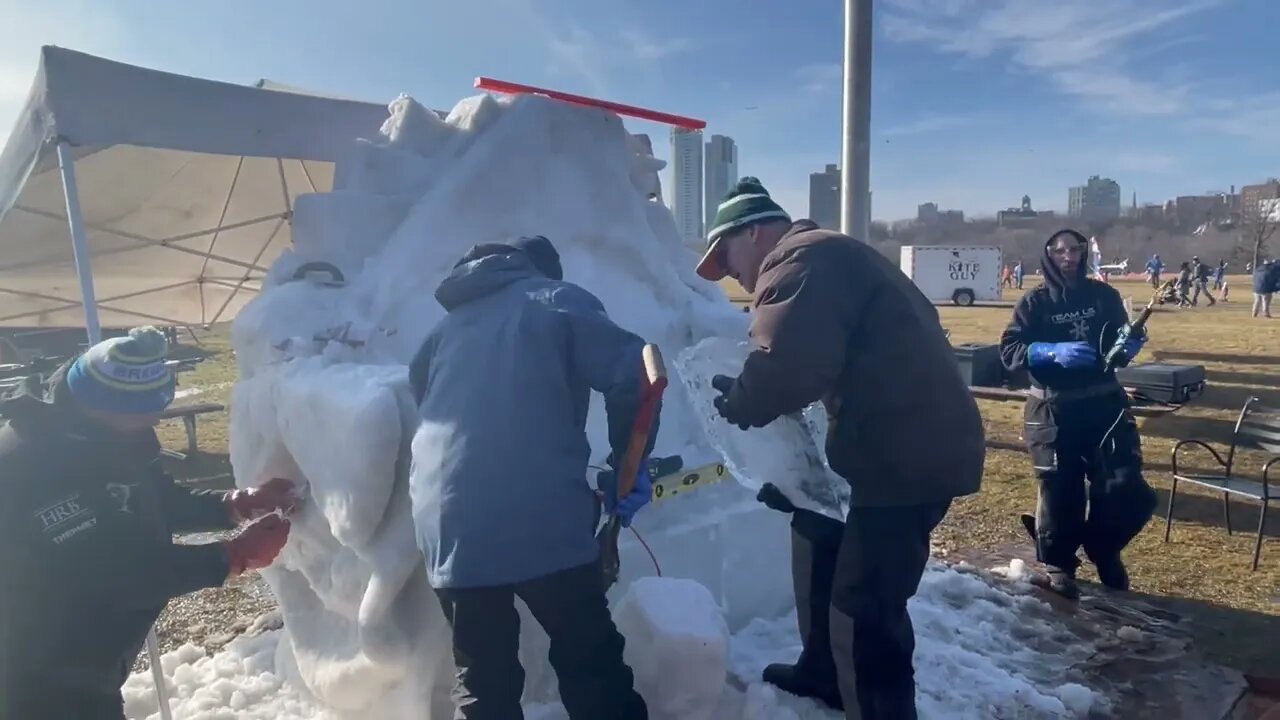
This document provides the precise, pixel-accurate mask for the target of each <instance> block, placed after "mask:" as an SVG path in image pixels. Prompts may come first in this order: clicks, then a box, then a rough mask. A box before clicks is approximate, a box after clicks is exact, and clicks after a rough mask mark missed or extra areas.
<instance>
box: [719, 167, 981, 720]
mask: <svg viewBox="0 0 1280 720" xmlns="http://www.w3.org/2000/svg"><path fill="white" fill-rule="evenodd" d="M708 243H709V246H708V248H707V251H706V254H705V255H704V256H703V258H702V260H701V261H700V262H699V264H698V274H699V275H700V276H702V277H703V278H705V279H708V280H713V281H715V280H720V279H722V278H724V277H732V278H734V279H735V280H737V281H738V282H739V283H740V284H741V285H742V287H743V289H745V290H747V291H748V292H750V293H752V296H753V307H752V320H751V340H752V343H753V344H754V346H755V349H754V350H753V351H752V352H751V354H750V355H749V356H748V357H747V360H746V362H745V364H744V365H743V368H742V372H741V374H739V375H738V377H737V378H727V377H721V378H717V379H715V380H714V384H715V386H716V389H717V390H718V391H720V392H721V397H719V398H717V401H716V406H717V408H718V410H719V412H720V414H721V415H722V416H723V417H724V419H725V420H726V421H728V422H730V423H732V424H735V425H738V426H739V427H740V428H742V429H744V430H745V429H748V428H752V427H763V426H765V425H768V424H769V423H770V422H773V421H774V420H775V419H777V418H779V417H781V416H783V415H787V414H790V413H794V412H797V411H799V410H801V409H803V408H804V407H805V406H807V405H809V404H810V403H813V402H815V401H819V400H821V401H822V403H823V404H824V405H825V406H826V410H827V414H828V418H829V426H828V432H827V445H826V455H827V461H828V463H829V464H830V466H831V468H832V469H833V470H834V471H835V472H837V473H838V474H840V475H841V476H842V477H843V478H845V479H846V480H847V481H848V482H849V485H850V488H851V498H852V499H851V503H850V505H851V507H850V509H849V514H848V517H847V519H846V522H845V523H844V525H843V527H842V528H837V532H835V533H832V532H831V528H830V527H826V528H822V529H820V530H819V531H817V532H815V531H814V530H813V528H812V525H813V524H814V523H813V522H812V518H806V517H804V516H802V515H801V514H800V513H797V515H796V516H795V517H793V521H792V529H793V541H795V542H796V543H797V548H796V549H797V552H795V553H794V554H793V567H792V574H793V576H794V577H795V578H796V584H797V605H798V606H799V605H802V604H805V605H807V606H808V607H807V610H808V612H807V613H806V612H801V616H802V617H803V616H804V615H806V614H807V615H808V616H809V622H808V623H807V624H808V625H809V626H810V627H808V628H802V634H803V635H805V637H804V638H803V639H804V643H805V650H804V652H802V653H801V658H800V661H799V662H798V663H797V664H796V665H793V666H771V667H770V668H768V669H766V671H765V680H766V681H768V682H771V683H773V684H775V685H778V686H780V687H782V688H783V689H785V690H788V691H791V692H795V693H797V694H802V695H810V696H813V697H818V698H819V699H822V700H826V701H827V702H828V704H837V703H839V702H840V700H841V699H843V705H844V707H845V711H846V716H847V717H849V718H862V719H863V720H872V719H879V718H893V719H895V720H896V719H898V718H915V717H916V710H915V677H914V676H915V673H914V667H913V665H912V653H913V652H914V650H915V636H914V631H913V629H912V626H911V618H910V616H909V614H908V612H907V600H908V599H909V598H910V597H911V596H912V595H914V594H915V592H916V589H917V587H918V585H919V582H920V578H921V576H922V575H923V573H924V569H925V564H926V562H927V561H928V558H929V536H930V533H931V532H932V531H933V529H934V527H936V526H937V524H938V523H939V522H940V521H941V520H942V518H943V517H944V516H945V515H946V513H947V510H948V508H949V507H950V505H951V501H952V500H953V499H954V498H957V497H960V496H964V495H969V494H972V493H974V492H977V490H978V488H979V485H980V483H981V479H982V470H983V462H984V457H985V454H986V448H985V436H984V431H983V425H982V419H981V417H980V416H979V414H978V407H977V404H976V403H975V402H974V400H973V397H972V396H971V395H970V394H969V390H968V388H967V387H966V385H965V382H964V380H963V379H962V377H961V374H960V369H959V366H958V364H957V362H956V359H955V355H954V353H953V351H952V349H951V346H950V344H949V343H948V341H947V338H946V335H945V332H944V331H943V329H942V326H941V324H940V323H939V320H938V313H937V310H936V309H935V308H934V307H933V305H932V303H931V302H930V301H929V300H928V299H926V298H925V297H924V295H923V294H921V293H920V292H919V291H918V290H917V289H916V287H915V286H914V285H913V284H912V283H911V281H910V280H909V279H908V278H907V277H906V276H905V275H904V274H903V273H902V272H901V271H900V270H898V268H897V267H895V266H894V265H893V264H892V263H890V262H889V261H888V260H887V259H886V258H885V257H884V256H882V255H881V254H880V253H878V252H877V251H876V250H874V249H873V248H871V247H869V246H868V245H866V244H864V243H862V242H859V241H858V240H855V239H853V238H851V237H849V236H847V235H842V234H840V233H838V232H833V231H829V230H822V229H820V228H819V227H818V226H817V225H816V224H815V223H813V222H812V221H810V220H800V221H797V222H794V223H793V222H791V219H790V217H789V216H788V215H787V213H786V212H785V211H783V210H782V208H781V207H779V206H778V205H777V203H775V202H774V201H773V199H772V198H770V197H769V193H768V192H767V191H766V190H765V188H764V186H763V185H762V184H761V183H760V181H759V180H757V179H755V178H743V179H742V181H740V182H739V183H738V184H737V185H736V186H735V187H734V188H733V190H732V191H730V193H729V195H728V196H726V197H725V199H724V201H723V202H722V203H721V204H720V207H719V210H718V212H717V214H716V219H715V222H714V224H713V227H712V228H711V230H710V232H709V233H708ZM836 525H839V524H838V523H836ZM832 535H835V539H834V540H832V539H831V537H832ZM833 555H834V558H833V557H832V556H833ZM823 575H826V576H827V577H825V578H824V577H822V576H823ZM802 585H804V586H805V587H801V586H802ZM827 588H829V593H830V601H829V618H827V617H824V616H826V615H827V613H826V612H815V610H823V609H826V608H822V607H821V606H820V604H821V603H823V602H824V601H825V599H826V598H825V597H814V596H815V595H817V596H821V595H822V593H823V591H824V590H826V589H827ZM802 591H803V592H802ZM802 595H805V596H808V597H804V598H803V599H802ZM800 609H801V610H806V608H800ZM823 619H829V633H830V637H829V642H830V645H829V646H827V645H826V643H825V642H824V641H825V640H827V638H823V637H820V635H821V634H822V633H820V632H814V630H815V628H818V627H819V626H822V627H825V625H826V623H822V622H821V620H823ZM817 646H821V647H820V648H818V647H817ZM828 647H829V648H830V649H829V650H828ZM821 652H827V653H829V654H830V655H831V656H832V659H833V660H834V663H831V662H829V661H827V660H826V659H825V658H822V657H820V654H821ZM832 675H834V677H832ZM833 685H834V686H836V687H838V690H839V692H838V695H837V697H835V698H832V697H831V695H832V690H833V688H832V686H833ZM833 700H834V702H833Z"/></svg>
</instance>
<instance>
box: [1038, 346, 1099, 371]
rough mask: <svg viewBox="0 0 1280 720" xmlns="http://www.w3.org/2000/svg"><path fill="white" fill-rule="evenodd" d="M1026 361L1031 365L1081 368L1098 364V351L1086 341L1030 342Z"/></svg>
mask: <svg viewBox="0 0 1280 720" xmlns="http://www.w3.org/2000/svg"><path fill="white" fill-rule="evenodd" d="M1027 362H1028V363H1029V364H1030V365H1031V366H1032V367H1043V366H1045V365H1050V364H1057V365H1061V366H1062V367H1064V368H1081V367H1089V366H1091V365H1096V364H1098V351H1097V350H1095V349H1094V347H1093V346H1092V345H1090V344H1089V343H1086V342H1069V343H1031V346H1030V347H1028V348H1027Z"/></svg>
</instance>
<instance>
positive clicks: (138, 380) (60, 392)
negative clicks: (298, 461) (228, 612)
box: [0, 327, 296, 720]
mask: <svg viewBox="0 0 1280 720" xmlns="http://www.w3.org/2000/svg"><path fill="white" fill-rule="evenodd" d="M166 345H167V343H166V342H165V339H164V335H163V334H162V333H161V332H160V331H159V330H156V329H154V328H149V327H148V328H138V329H135V330H131V331H130V332H129V334H128V335H127V336H125V337H118V338H112V339H110V340H106V341H103V342H100V343H98V344H96V345H94V346H93V347H91V348H89V349H88V350H87V351H85V352H84V353H83V354H82V355H80V356H79V357H77V358H75V359H73V360H71V361H69V362H67V363H66V364H64V365H63V366H62V367H60V368H58V369H57V370H56V371H55V372H54V373H53V374H52V375H51V376H50V377H49V380H48V382H47V384H44V385H42V384H41V382H40V379H39V377H37V376H31V377H29V378H28V380H27V382H26V384H25V385H24V386H22V387H21V389H20V390H19V391H18V392H17V393H15V394H14V395H11V396H9V397H7V398H6V399H4V401H3V402H0V416H3V417H4V418H5V419H6V420H8V423H7V424H6V425H5V426H4V427H3V428H0V545H3V548H4V550H3V552H0V578H3V581H2V582H0V718H5V720H9V719H10V718H12V719H14V720H18V719H19V718H21V719H23V720H25V719H26V718H31V719H32V720H35V719H36V718H84V719H85V720H123V718H124V701H123V698H122V697H121V694H120V688H121V686H123V685H124V682H125V680H126V679H127V678H128V676H129V669H130V668H131V667H133V662H134V660H135V659H136V658H137V656H138V652H139V650H141V649H142V646H143V643H144V642H145V640H146V637H147V633H148V631H149V630H150V629H151V626H152V625H153V624H154V623H155V621H156V619H157V618H158V617H159V616H160V613H161V611H162V610H164V607H165V605H166V604H167V603H168V602H169V600H171V599H173V598H176V597H179V596H181V595H185V594H187V593H191V592H195V591H196V590H200V589H202V588H209V587H217V586H219V585H222V584H223V583H224V582H226V581H227V580H228V579H229V578H231V577H234V576H237V575H240V574H241V573H244V572H247V571H249V570H257V569H259V568H262V567H265V566H267V565H269V564H270V563H271V562H272V560H273V559H274V558H275V557H276V554H277V553H279V552H280V549H281V548H282V547H283V546H284V544H285V541H286V539H287V538H288V535H289V521H288V520H285V519H284V518H282V517H280V516H279V515H276V514H273V513H276V512H282V513H284V512H288V511H289V510H291V509H292V508H293V505H294V503H295V502H296V498H295V497H294V494H293V486H292V484H291V483H290V482H289V481H287V480H270V481H268V482H266V483H264V484H262V485H261V486H259V487H258V488H256V489H253V490H236V491H234V492H231V493H226V492H208V491H206V492H189V491H187V490H185V489H183V488H180V487H178V486H177V485H175V484H174V481H173V478H171V477H169V476H168V475H167V474H165V472H164V470H163V469H162V468H161V465H160V443H159V441H158V440H157V439H156V433H155V430H154V426H155V424H156V423H157V422H158V421H159V419H160V414H161V413H162V412H163V411H164V409H165V408H167V407H168V406H169V403H170V402H171V401H172V400H173V394H174V378H173V374H172V372H171V371H170V370H169V368H167V367H166V366H165V364H164V360H165V353H166ZM244 521H253V522H252V523H251V524H249V525H248V526H247V527H245V528H244V529H243V530H241V531H240V533H239V534H238V535H236V536H235V537H234V538H232V539H230V540H227V541H225V542H217V543H210V544H205V545H178V544H175V543H174V542H173V535H174V534H176V533H190V532H197V531H211V530H227V529H231V528H234V527H235V526H236V525H237V524H239V523H241V522H244Z"/></svg>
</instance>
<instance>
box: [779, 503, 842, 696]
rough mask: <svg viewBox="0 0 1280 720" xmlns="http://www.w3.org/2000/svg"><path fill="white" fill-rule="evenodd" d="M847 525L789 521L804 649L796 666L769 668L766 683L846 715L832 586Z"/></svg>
mask: <svg viewBox="0 0 1280 720" xmlns="http://www.w3.org/2000/svg"><path fill="white" fill-rule="evenodd" d="M843 531H844V525H843V523H840V522H839V521H836V520H832V519H830V518H827V517H824V516H822V515H818V514H817V513H813V512H809V511H807V510H796V511H795V512H794V514H793V516H792V519H791V579H792V583H793V590H794V591H795V597H796V611H797V615H798V619H799V624H800V641H801V643H802V645H803V649H802V650H801V652H800V659H799V660H797V661H796V663H795V664H794V665H788V664H783V663H779V664H775V665H770V666H769V667H767V668H765V670H764V673H763V674H762V679H763V680H764V681H765V682H767V683H769V684H770V685H774V686H776V687H777V688H778V689H780V690H784V691H786V692H789V693H791V694H792V695H799V696H800V697H811V698H814V699H815V700H819V701H821V702H823V703H826V704H827V705H829V706H830V707H833V708H835V709H837V710H843V709H844V704H843V703H842V702H841V699H840V686H839V685H838V684H837V682H836V667H835V660H834V659H833V658H832V656H831V630H830V612H831V610H830V608H831V583H832V580H833V577H834V575H835V566H836V556H837V555H838V554H839V552H840V538H841V536H842V534H843Z"/></svg>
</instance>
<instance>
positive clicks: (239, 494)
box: [223, 478, 298, 525]
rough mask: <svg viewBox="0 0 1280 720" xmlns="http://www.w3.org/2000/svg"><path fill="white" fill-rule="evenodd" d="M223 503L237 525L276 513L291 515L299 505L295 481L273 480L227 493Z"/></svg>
mask: <svg viewBox="0 0 1280 720" xmlns="http://www.w3.org/2000/svg"><path fill="white" fill-rule="evenodd" d="M223 502H225V503H226V505H227V513H228V514H229V515H230V516H231V522H233V523H236V524H237V525H238V524H240V523H242V522H244V521H245V520H253V519H255V518H259V517H262V516H263V515H267V514H270V513H273V512H276V511H279V512H283V513H286V514H287V513H290V512H292V511H293V508H294V507H295V506H296V505H297V504H298V496H297V494H296V493H295V492H294V487H293V481H291V480H286V479H284V478H271V479H270V480H268V481H266V482H264V483H262V484H261V485H259V486H258V487H253V488H242V489H240V490H234V491H232V492H229V493H227V496H226V498H225V499H224V500H223Z"/></svg>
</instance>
